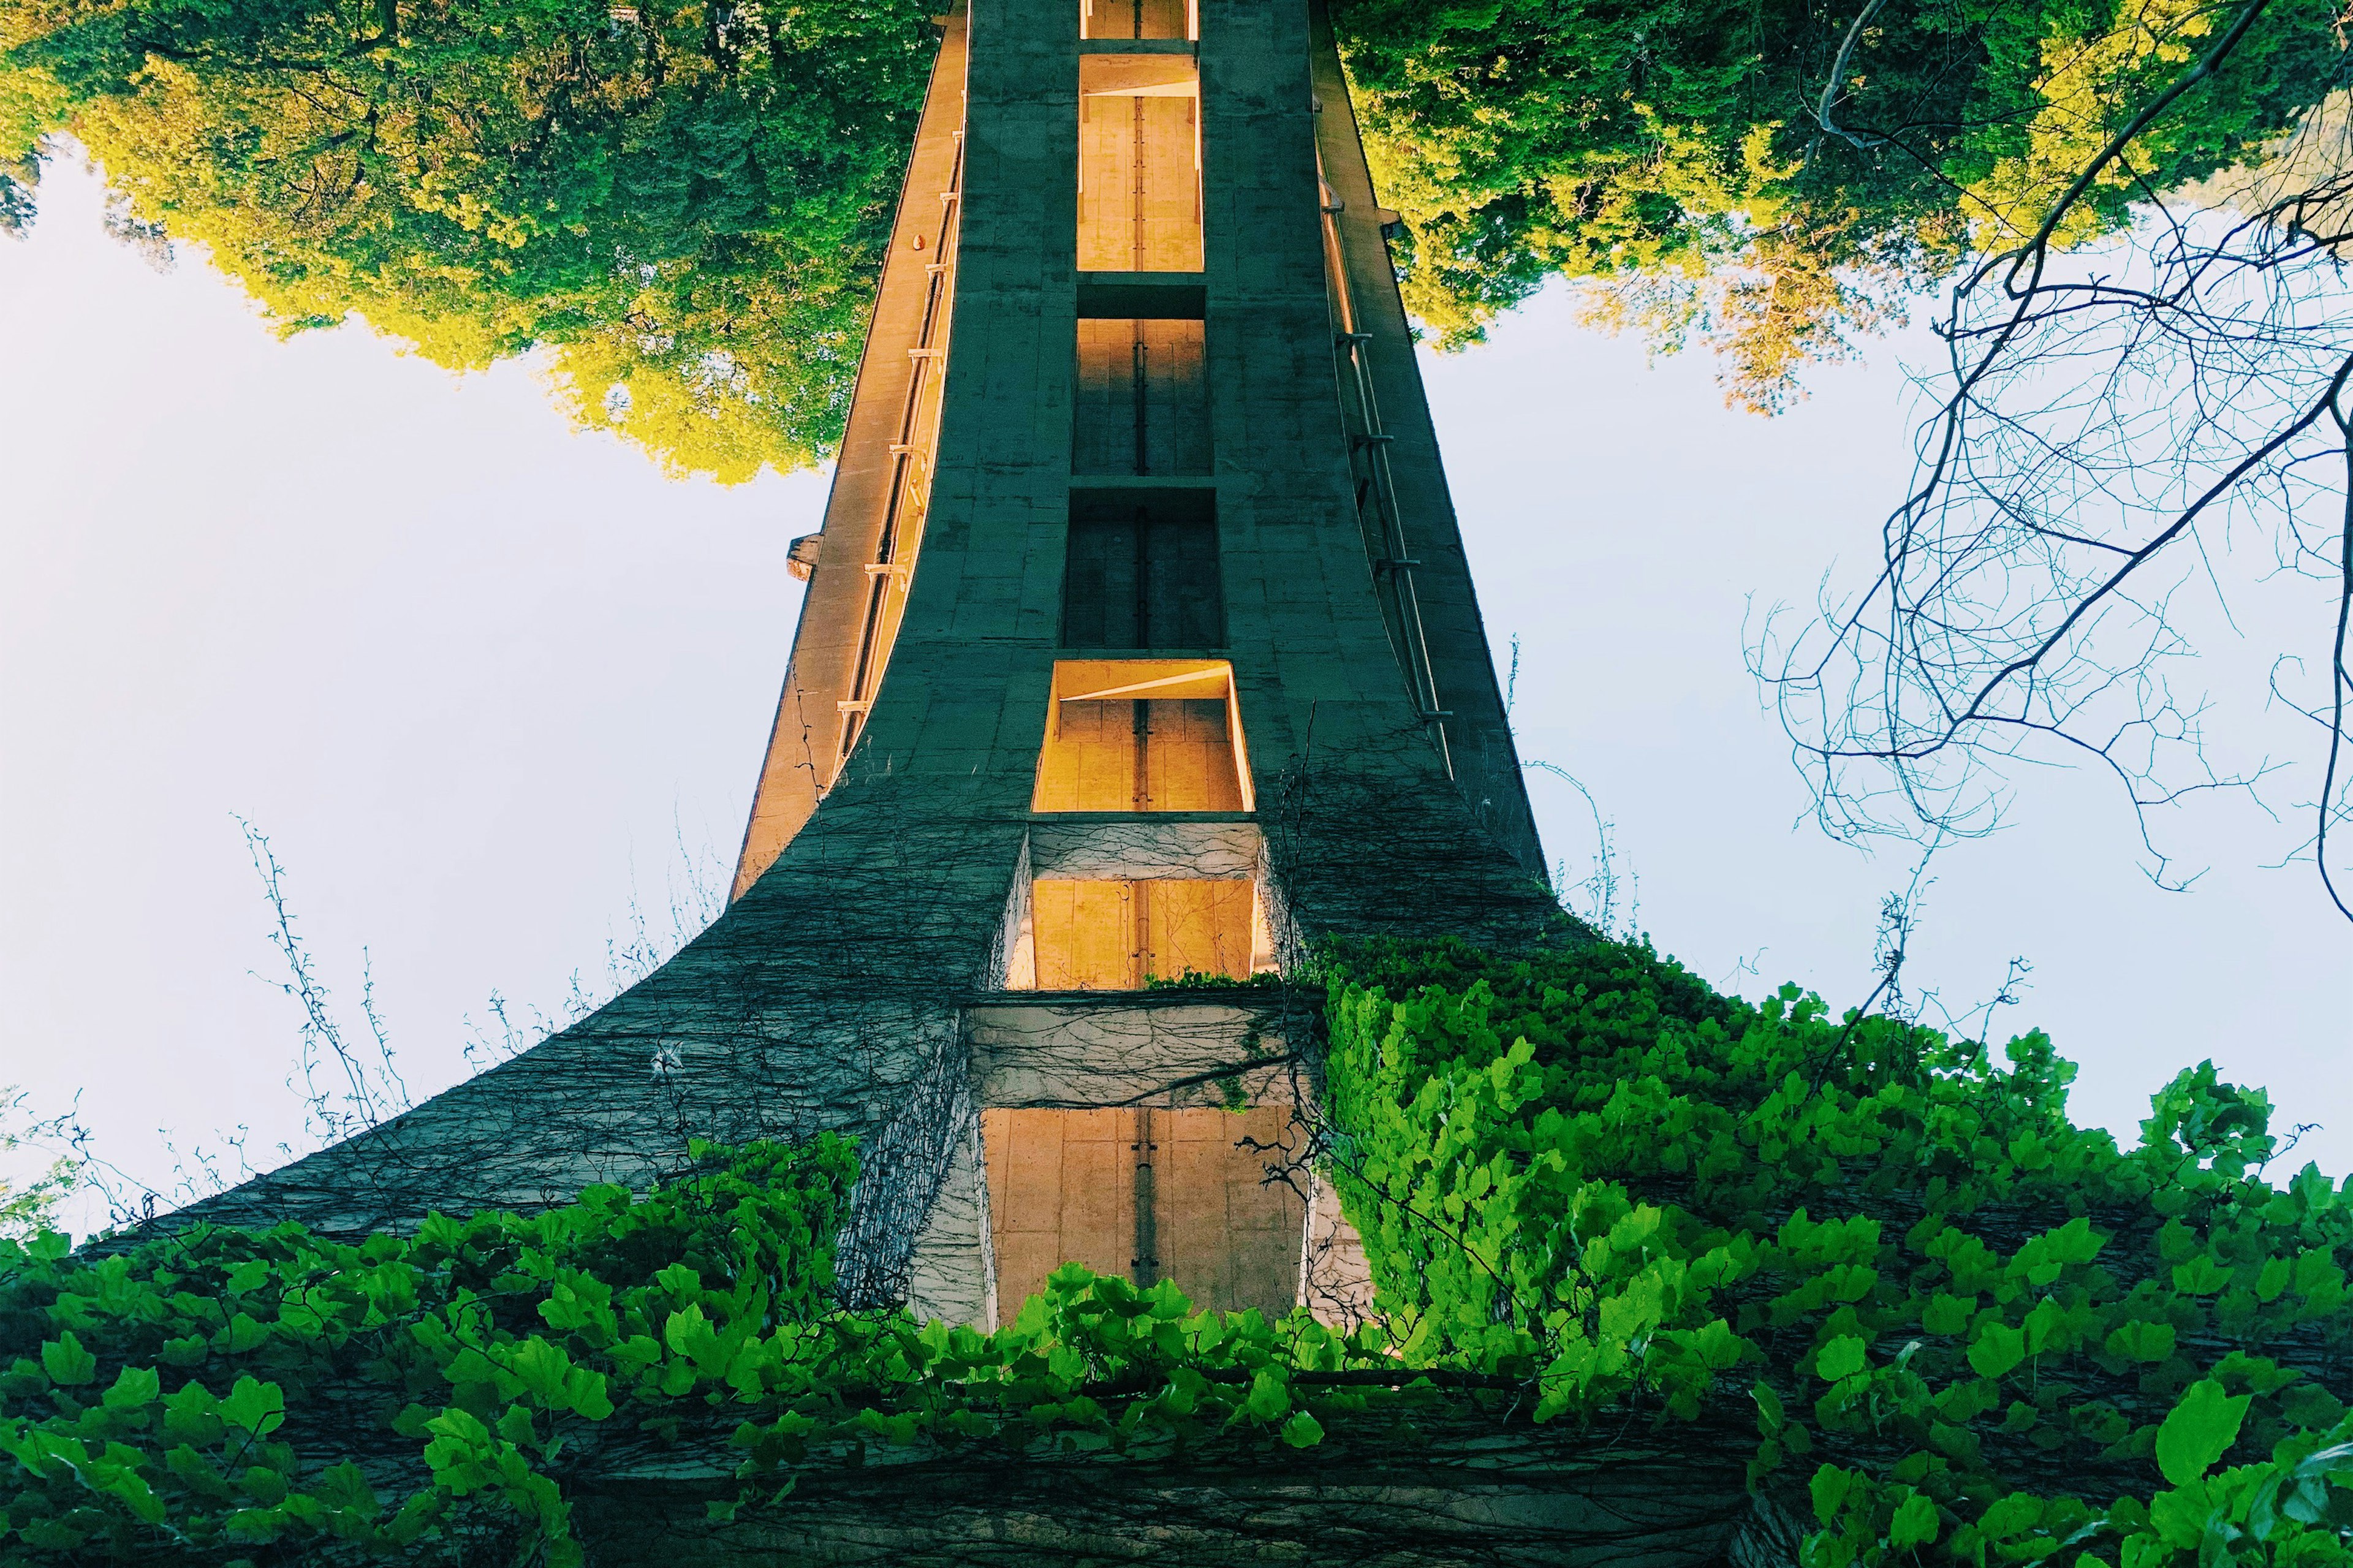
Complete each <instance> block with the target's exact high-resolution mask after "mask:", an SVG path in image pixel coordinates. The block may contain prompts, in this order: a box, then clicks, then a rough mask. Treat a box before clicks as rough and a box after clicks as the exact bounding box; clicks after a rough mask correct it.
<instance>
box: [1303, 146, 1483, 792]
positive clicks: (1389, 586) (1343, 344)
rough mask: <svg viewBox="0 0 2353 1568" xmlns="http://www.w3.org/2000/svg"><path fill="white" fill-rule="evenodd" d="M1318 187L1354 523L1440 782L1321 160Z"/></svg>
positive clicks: (1335, 208)
mask: <svg viewBox="0 0 2353 1568" xmlns="http://www.w3.org/2000/svg"><path fill="white" fill-rule="evenodd" d="M1315 176H1316V187H1317V190H1318V192H1319V193H1320V202H1319V205H1321V207H1322V209H1323V221H1324V268H1325V270H1326V272H1327V273H1328V274H1329V276H1330V283H1331V295H1332V305H1333V310H1334V311H1335V314H1336V315H1337V316H1338V318H1339V321H1338V327H1337V330H1336V331H1335V332H1334V333H1333V339H1334V342H1335V343H1336V344H1338V346H1339V349H1340V351H1341V353H1342V355H1343V357H1344V358H1345V363H1346V369H1345V372H1344V373H1343V374H1341V376H1340V377H1339V383H1340V390H1341V405H1342V417H1343V420H1344V422H1345V423H1347V424H1349V425H1351V426H1354V427H1353V428H1351V429H1350V430H1349V431H1348V470H1349V476H1350V479H1351V480H1352V481H1353V483H1354V486H1355V490H1356V517H1357V521H1358V524H1359V525H1360V526H1361V527H1362V528H1363V530H1364V532H1365V535H1366V548H1367V551H1368V552H1369V553H1371V556H1372V566H1373V585H1374V589H1375V591H1376V592H1377V594H1378V595H1379V596H1380V600H1381V613H1382V616H1383V617H1384V618H1385V619H1387V620H1388V622H1389V623H1390V626H1389V631H1390V636H1391V637H1392V638H1393V639H1394V640H1395V643H1396V647H1397V650H1398V662H1399V663H1400V664H1401V665H1403V666H1404V668H1405V676H1406V683H1407V685H1408V686H1409V687H1410V688H1411V689H1412V692H1413V700H1414V704H1415V706H1416V708H1417V709H1418V710H1419V711H1420V714H1421V719H1422V722H1424V723H1425V724H1428V725H1429V726H1430V733H1431V735H1432V736H1433V737H1434V738H1435V739H1436V740H1437V742H1438V754H1439V757H1440V760H1441V761H1443V762H1444V763H1445V764H1446V776H1447V777H1449V778H1452V777H1453V776H1454V754H1453V752H1452V750H1451V747H1450V746H1449V745H1448V743H1447V738H1446V721H1447V720H1449V719H1451V718H1452V717H1453V716H1454V715H1453V714H1452V713H1451V712H1449V711H1448V710H1446V709H1445V708H1444V707H1442V706H1441V705H1440V701H1439V697H1438V674H1437V671H1436V669H1435V668H1434V667H1433V666H1432V664H1431V661H1430V638H1429V636H1428V634H1427V633H1425V632H1424V630H1423V629H1422V621H1421V599H1420V596H1419V594H1418V593H1417V592H1416V591H1415V588H1414V582H1413V572H1414V568H1415V567H1417V566H1419V565H1420V564H1421V563H1419V561H1416V560H1415V559H1414V558H1413V552H1412V551H1411V550H1410V549H1409V547H1408V545H1407V542H1406V531H1405V520H1404V517H1403V515H1402V514H1401V512H1400V510H1399V509H1398V499H1397V480H1396V478H1395V476H1394V475H1393V474H1392V473H1391V472H1390V470H1389V452H1388V448H1389V443H1390V442H1391V441H1393V440H1395V439H1396V437H1394V436H1392V435H1390V434H1389V433H1388V432H1387V431H1386V430H1384V429H1383V428H1382V426H1381V404H1380V398H1379V396H1378V395H1377V394H1376V392H1375V391H1374V389H1373V374H1372V366H1371V364H1370V363H1369V359H1368V353H1369V350H1370V347H1371V344H1372V341H1373V335H1372V334H1371V333H1370V332H1367V331H1364V330H1362V328H1361V327H1360V326H1359V324H1358V318H1357V315H1356V292H1355V290H1354V289H1351V288H1350V287H1349V283H1348V258H1347V252H1346V250H1345V247H1343V246H1342V244H1341V240H1340V223H1339V215H1340V213H1341V212H1342V211H1343V210H1344V205H1343V204H1342V203H1341V201H1340V200H1339V198H1337V197H1336V196H1335V195H1333V194H1332V187H1331V186H1330V185H1329V184H1326V183H1325V182H1324V170H1323V154H1322V153H1321V152H1318V153H1317V154H1316V171H1315Z"/></svg>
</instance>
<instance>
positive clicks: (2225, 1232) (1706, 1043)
mask: <svg viewBox="0 0 2353 1568" xmlns="http://www.w3.org/2000/svg"><path fill="white" fill-rule="evenodd" d="M1329 1016H1330V1021H1331V1058H1330V1064H1329V1079H1330V1086H1331V1095H1332V1100H1333V1106H1332V1114H1333V1121H1334V1122H1335V1127H1336V1129H1337V1131H1336V1132H1335V1136H1334V1139H1333V1142H1334V1155H1333V1163H1334V1167H1335V1175H1336V1178H1337V1180H1338V1183H1339V1186H1340V1191H1341V1194H1342V1195H1343V1200H1344V1203H1345V1206H1346V1209H1347V1211H1348V1212H1349V1214H1350V1215H1351V1216H1352V1217H1353V1218H1354V1219H1355V1220H1356V1224H1357V1225H1358V1226H1359V1227H1360V1228H1361V1229H1362V1231H1363V1232H1364V1235H1365V1237H1366V1243H1367V1247H1368V1251H1369V1253H1370V1261H1371V1263H1372V1268H1373V1274H1374V1278H1375V1280H1376V1282H1377V1286H1378V1289H1379V1291H1380V1306H1381V1308H1382V1310H1384V1311H1385V1312H1386V1313H1387V1314H1388V1321H1389V1323H1390V1325H1391V1328H1392V1331H1393V1332H1395V1334H1396V1335H1397V1337H1398V1344H1399V1348H1400V1350H1401V1352H1402V1353H1403V1354H1404V1355H1405V1356H1406V1357H1407V1358H1408V1359H1409V1360H1411V1361H1412V1362H1414V1363H1417V1364H1428V1365H1436V1364H1441V1363H1464V1362H1467V1363H1470V1364H1472V1365H1474V1366H1478V1367H1482V1368H1487V1369H1492V1370H1495V1371H1499V1372H1513V1373H1523V1374H1525V1375H1527V1376H1529V1377H1531V1378H1533V1379H1535V1382H1536V1384H1537V1385H1538V1387H1540V1389H1541V1391H1542V1392H1541V1397H1540V1404H1539V1406H1538V1410H1537V1414H1538V1415H1539V1417H1541V1418H1559V1419H1588V1418H1591V1417H1593V1416H1596V1415H1599V1414H1600V1413H1602V1412H1604V1411H1618V1410H1623V1409H1626V1408H1629V1407H1631V1408H1635V1409H1641V1410H1647V1411H1649V1412H1651V1413H1652V1414H1653V1415H1654V1416H1655V1418H1656V1419H1658V1420H1660V1421H1662V1422H1665V1423H1675V1422H1712V1423H1715V1424H1717V1425H1719V1426H1721V1425H1724V1424H1734V1425H1737V1426H1744V1427H1748V1428H1749V1429H1751V1430H1753V1431H1754V1433H1755V1436H1754V1439H1753V1441H1754V1444H1755V1458H1754V1459H1753V1461H1752V1462H1751V1464H1750V1466H1749V1476H1750V1481H1751V1484H1752V1486H1754V1487H1756V1488H1757V1489H1762V1490H1764V1491H1766V1492H1767V1494H1768V1495H1773V1496H1777V1497H1779V1498H1781V1499H1784V1500H1788V1502H1790V1503H1791V1504H1793V1505H1794V1506H1793V1507H1792V1510H1791V1511H1793V1512H1795V1513H1798V1514H1799V1516H1800V1517H1801V1518H1802V1517H1803V1516H1804V1515H1805V1514H1808V1513H1810V1515H1811V1526H1812V1528H1813V1529H1814V1533H1813V1534H1812V1535H1811V1537H1810V1540H1809V1542H1808V1543H1807V1546H1806V1549H1805V1560H1806V1563H1807V1564H1808V1568H1846V1565H1847V1564H1850V1563H1858V1562H1860V1563H1883V1562H1887V1561H1890V1560H1892V1559H1895V1558H1902V1557H1905V1556H1907V1555H1915V1556H1918V1557H1921V1558H1924V1559H1925V1558H1933V1559H1940V1560H1957V1561H1966V1562H1968V1563H1976V1564H1983V1563H1987V1562H1988V1561H1989V1560H1992V1561H2000V1562H2031V1561H2038V1560H2040V1559H2042V1558H2044V1557H2047V1556H2052V1555H2053V1554H2056V1553H2065V1554H2066V1556H2067V1557H2068V1559H2069V1560H2071V1561H2073V1562H2074V1563H2079V1564H2084V1565H2085V1568H2088V1565H2089V1564H2091V1563H2107V1564H2119V1563H2120V1564H2121V1565H2122V1568H2157V1565H2158V1564H2179V1565H2181V1568H2188V1565H2189V1564H2190V1563H2193V1562H2194V1563H2197V1564H2198V1565H2199V1568H2215V1565H2216V1564H2219V1563H2225V1562H2246V1563H2321V1562H2327V1563H2339V1562H2344V1561H2347V1560H2348V1555H2353V1554H2348V1549H2347V1536H2346V1527H2348V1526H2353V1492H2348V1489H2353V1422H2348V1421H2347V1419H2346V1405H2345V1404H2344V1403H2343V1401H2342V1399H2341V1398H2340V1395H2342V1394H2345V1393H2346V1391H2347V1390H2346V1383H2347V1376H2348V1369H2347V1366H2346V1363H2345V1360H2344V1356H2345V1351H2346V1348H2347V1342H2348V1329H2353V1314H2348V1311H2347V1310H2346V1305H2347V1298H2346V1275H2345V1270H2344V1268H2343V1267H2342V1266H2341V1265H2340V1263H2339V1261H2338V1259H2339V1256H2340V1254H2341V1253H2343V1252H2344V1251H2345V1249H2346V1248H2348V1246H2353V1206H2348V1202H2347V1199H2346V1197H2345V1196H2344V1194H2340V1193H2339V1192H2338V1191H2337V1189H2335V1188H2334V1187H2333V1186H2332V1185H2331V1184H2330V1183H2329V1182H2328V1181H2327V1178H2325V1177H2323V1176H2322V1175H2321V1174H2320V1173H2319V1172H2317V1171H2316V1170H2315V1169H2313V1168H2311V1167H2310V1166H2307V1167H2306V1168H2305V1170H2303V1171H2302V1172H2301V1173H2298V1174H2297V1175H2296V1176H2295V1178H2294V1179H2293V1180H2292V1181H2290V1182H2289V1183H2288V1184H2286V1185H2285V1187H2284V1188H2274V1187H2273V1186H2271V1185H2269V1184H2266V1183H2265V1182H2264V1181H2263V1180H2262V1179H2261V1173H2262V1171H2263V1166H2264V1164H2265V1163H2266V1162H2267V1161H2269V1160H2270V1159H2271V1158H2272V1156H2273V1155H2274V1152H2275V1148H2276V1142H2275V1140H2274V1137H2273V1136H2272V1134H2271V1133H2270V1132H2269V1131H2268V1130H2267V1126H2268V1118H2269V1113H2270V1106H2269V1103H2268V1101H2267V1100H2265V1098H2264V1097H2263V1095H2262V1094H2261V1093H2260V1092H2255V1091H2250V1090H2246V1089H2238V1088H2235V1087H2233V1086H2232V1085H2229V1084H2226V1083H2222V1082H2221V1081H2219V1080H2218V1079H2217V1077H2216V1074H2215V1071H2214V1068H2213V1067H2212V1065H2211V1063H2208V1064H2201V1065H2200V1066H2199V1067H2197V1068H2192V1069H2190V1070H2189V1071H2186V1072H2184V1073H2182V1074H2181V1075H2180V1076H2179V1078H2177V1079H2174V1080H2173V1081H2172V1083H2171V1084H2169V1085H2168V1087H2167V1088H2166V1089H2164V1090H2163V1091H2162V1092H2161V1093H2160V1094H2158V1096H2157V1098H2156V1101H2155V1104H2154V1107H2153V1110H2152V1114H2151V1116H2150V1118H2149V1119H2148V1121H2146V1122H2144V1123H2143V1124H2142V1137H2141V1142H2140V1143H2139V1145H2138V1146H2137V1147H2136V1148H2133V1149H2129V1150H2127V1149H2121V1148H2119V1147H2118V1146H2117V1144H2116V1141H2115V1140H2114V1139H2113V1138H2112V1137H2110V1136H2109V1135H2108V1134H2107V1133H2105V1132H2102V1131H2094V1130H2086V1129H2082V1128H2078V1127H2075V1126H2073V1124H2071V1123H2070V1122H2069V1121H2068V1120H2067V1117H2066V1113H2065V1105H2066V1086H2067V1084H2068V1082H2069V1080H2070V1079H2072V1078H2073V1074H2074V1068H2073V1066H2072V1065H2070V1064H2068V1063H2067V1062H2064V1061H2063V1060H2061V1059H2060V1058H2058V1057H2057V1056H2056V1055H2055V1054H2054V1053H2053V1051H2052V1047H2051V1044H2050V1042H2049V1041H2048V1040H2047V1039H2045V1038H2044V1037H2042V1035H2041V1034H2039V1033H2037V1034H2030V1035H2027V1036H2025V1037H2021V1038H2019V1039H2016V1040H2013V1041H2011V1042H2010V1046H2009V1047H2008V1049H2007V1052H2006V1065H1997V1064H1996V1063H1995V1061H1994V1060H1993V1059H1992V1058H1991V1056H1990V1054H1989V1052H1988V1051H1987V1050H1986V1049H1985V1048H1984V1047H1982V1046H1980V1045H1977V1044H1973V1043H1969V1042H1967V1041H1960V1040H1955V1039H1950V1038H1947V1037H1946V1036H1944V1035H1942V1034H1939V1033H1937V1032H1936V1031H1934V1030H1930V1029H1926V1028H1922V1027H1918V1026H1914V1025H1912V1024H1909V1023H1906V1022H1905V1021H1903V1020H1900V1019H1894V1018H1886V1017H1875V1016H1873V1017H1864V1016H1855V1015H1849V1016H1846V1017H1843V1018H1839V1017H1834V1016H1831V1015H1830V1013H1829V1012H1828V1010H1827V1009H1826V1008H1825V1007H1824V1006H1823V1005H1822V1004H1821V1003H1820V1001H1819V1000H1817V999H1816V998H1813V997H1810V996H1807V995H1804V994H1800V993H1799V991H1798V990H1797V989H1796V988H1794V987H1784V988H1783V989H1782V990H1781V991H1780V992H1779V993H1778V994H1775V995H1773V996H1771V997H1769V998H1767V1000H1766V1001H1765V1002H1764V1003H1763V1004H1761V1005H1749V1004H1747V1003H1745V1002H1742V1001H1739V1000H1737V999H1733V998H1726V997H1722V996H1718V995H1716V994H1715V993H1713V992H1712V991H1710V990H1709V989H1708V988H1707V987H1706V986H1705V985H1704V984H1701V983H1700V982H1699V981H1697V980H1696V979H1694V977H1693V976H1692V975H1691V974H1689V973H1687V972H1685V971H1684V970H1683V969H1682V968H1680V967H1679V966H1677V965H1676V964H1675V963H1672V961H1670V960H1664V959H1662V958H1660V957H1658V956H1657V955H1656V954H1655V953H1653V952H1651V950H1650V948H1649V947H1648V946H1647V945H1623V944H1616V943H1592V944H1588V945H1579V946H1575V947H1571V948H1567V949H1564V950H1561V951H1557V952H1547V953H1545V954H1542V955H1540V956H1537V957H1535V958H1533V959H1529V960H1525V961H1520V962H1509V963H1506V962H1500V961H1495V960H1491V959H1488V958H1485V957H1482V955H1480V954H1478V953H1476V952H1472V951H1470V950H1468V949H1463V948H1460V947H1456V946H1450V945H1440V946H1435V947H1427V948H1401V947H1391V946H1360V947H1355V948H1351V949H1348V950H1345V951H1344V952H1341V953H1340V954H1339V955H1338V960H1337V962H1336V963H1335V965H1334V970H1333V976H1332V979H1331V982H1330V1004H1329ZM1751 1424H1753V1426H1752V1425H1751Z"/></svg>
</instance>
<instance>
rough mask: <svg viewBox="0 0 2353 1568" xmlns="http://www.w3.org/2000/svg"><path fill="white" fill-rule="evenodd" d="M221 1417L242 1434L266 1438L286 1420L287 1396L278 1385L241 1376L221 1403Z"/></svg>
mask: <svg viewBox="0 0 2353 1568" xmlns="http://www.w3.org/2000/svg"><path fill="white" fill-rule="evenodd" d="M220 1417H221V1419H222V1420H224V1421H226V1422H227V1423H228V1424H229V1425H230V1426H234V1427H236V1428H237V1430H239V1431H240V1432H250V1433H252V1434H253V1435H254V1436H257V1437H259V1436H266V1435H268V1434H269V1433H270V1432H273V1431H275V1430H277V1428H278V1426H280V1423H282V1422H284V1421H285V1419H286V1394H285V1391H284V1390H282V1389H280V1387H279V1386H278V1385H277V1384H274V1383H259V1382H257V1381H255V1380H254V1379H253V1378H250V1377H240V1378H238V1379H237V1386H236V1387H234V1388H232V1389H230V1390H229V1391H228V1397H227V1399H224V1400H222V1401H221V1402H220Z"/></svg>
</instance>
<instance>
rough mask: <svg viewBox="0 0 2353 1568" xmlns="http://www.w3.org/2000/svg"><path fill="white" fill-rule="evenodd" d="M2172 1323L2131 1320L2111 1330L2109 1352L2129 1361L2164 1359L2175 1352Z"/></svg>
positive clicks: (2107, 1347) (2107, 1344) (2108, 1341)
mask: <svg viewBox="0 0 2353 1568" xmlns="http://www.w3.org/2000/svg"><path fill="white" fill-rule="evenodd" d="M2173 1337H2174V1336H2173V1325H2172V1324H2171V1323H2142V1322H2131V1323H2126V1324H2125V1325H2124V1326H2123V1327H2122V1328H2119V1329H2116V1331H2113V1332H2111V1333H2110V1334H2109V1335H2108V1337H2107V1341H2106V1349H2107V1352H2108V1353H2109V1354H2110V1355H2120V1356H2123V1357H2125V1358H2126V1360H2129V1361H2163V1360H2165V1359H2166V1358H2167V1357H2168V1356H2170V1355H2172V1354H2173Z"/></svg>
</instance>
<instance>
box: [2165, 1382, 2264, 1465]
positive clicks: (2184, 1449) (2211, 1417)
mask: <svg viewBox="0 0 2353 1568" xmlns="http://www.w3.org/2000/svg"><path fill="white" fill-rule="evenodd" d="M2248 1398H2249V1396H2248V1395H2246V1394H2237V1395H2232V1394H2226V1393H2224V1392H2223V1390H2222V1385H2221V1384H2219V1383H2217V1382H2215V1381H2214V1380H2213V1379H2212V1378H2211V1377H2208V1378H2200V1380H2199V1381H2198V1382H2196V1383H2193V1384H2190V1385H2189V1390H2188V1391H2187V1392H2186V1393H2184V1394H2182V1396H2181V1399H2180V1402H2179V1404H2177V1405H2174V1407H2173V1410H2172V1412H2171V1413H2170V1414H2169V1415H2167V1416H2166V1418H2165V1420H2164V1422H2163V1423H2162V1424H2161V1425H2160V1426H2158V1429H2157V1468H2158V1470H2159V1471H2161V1472H2162V1473H2163V1474H2164V1476H2165V1479H2167V1480H2168V1481H2170V1482H2171V1483H2172V1484H2173V1485H2175V1486H2177V1487H2186V1486H2188V1485H2189V1484H2190V1483H2191V1482H2192V1481H2195V1480H2197V1479H2199V1478H2200V1476H2203V1475H2204V1474H2205V1473H2206V1472H2207V1471H2208V1470H2210V1469H2212V1468H2214V1461H2215V1460H2217V1459H2219V1458H2221V1457H2222V1455H2223V1454H2224V1453H2225V1452H2226V1451H2227V1450H2228V1449H2229V1448H2230V1447H2231V1445H2232V1443H2235V1442H2237V1441H2238V1439H2239V1424H2240V1423H2241V1422H2242V1421H2243V1420H2244V1419H2245V1418H2246V1415H2247V1402H2248Z"/></svg>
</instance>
